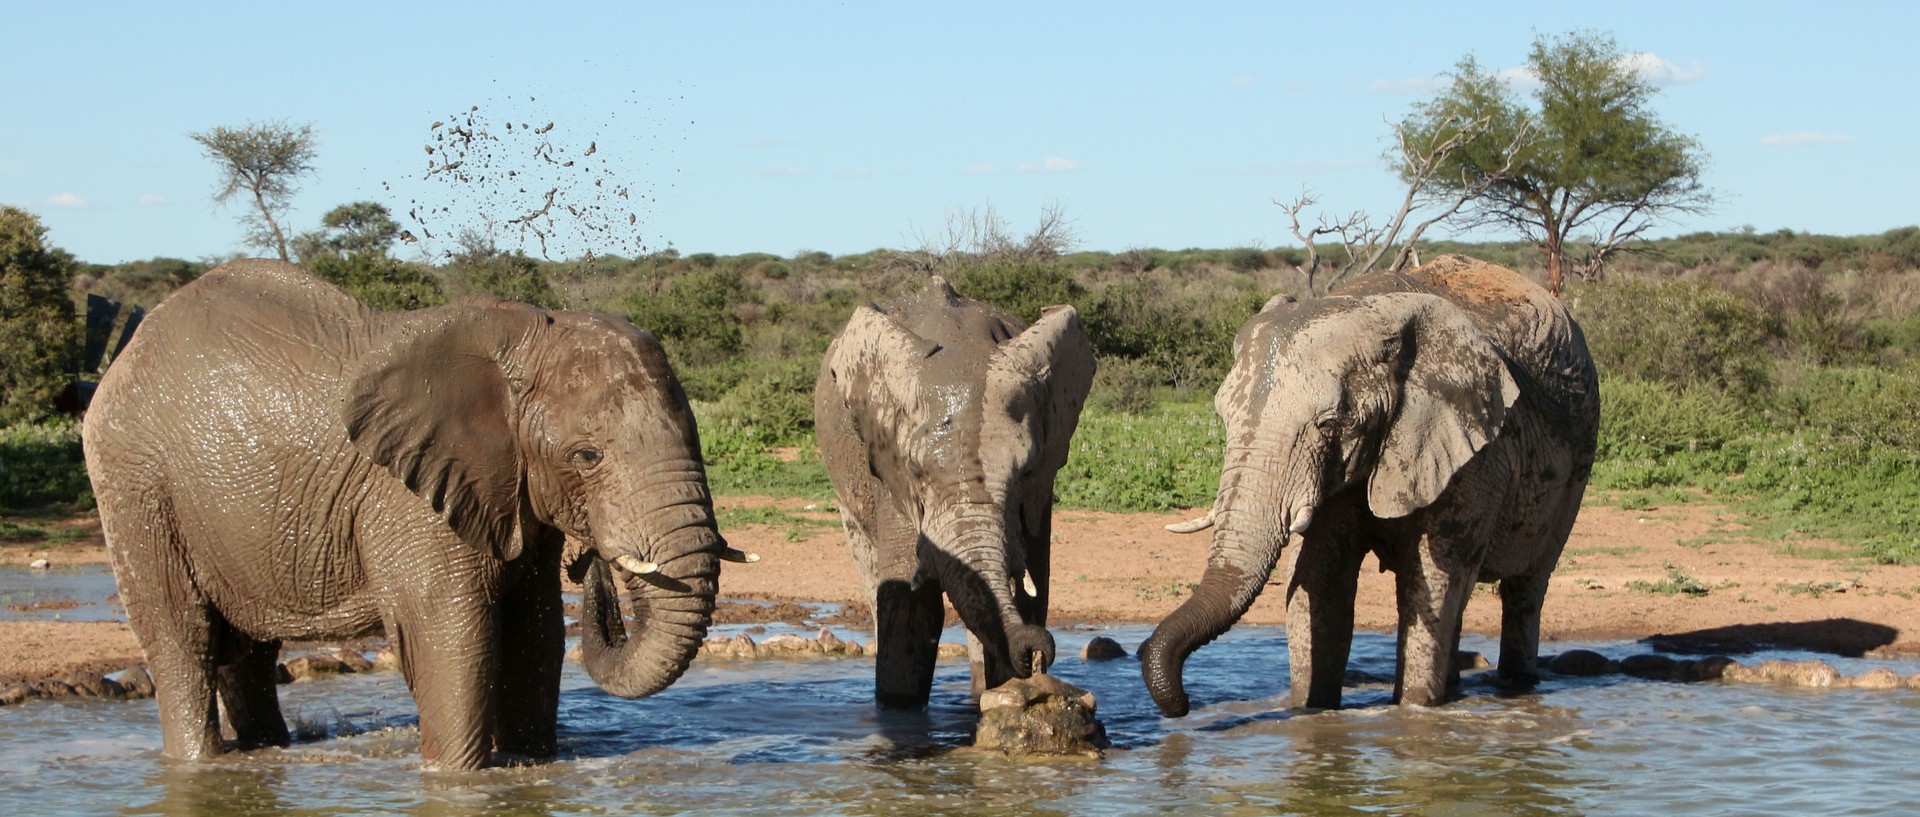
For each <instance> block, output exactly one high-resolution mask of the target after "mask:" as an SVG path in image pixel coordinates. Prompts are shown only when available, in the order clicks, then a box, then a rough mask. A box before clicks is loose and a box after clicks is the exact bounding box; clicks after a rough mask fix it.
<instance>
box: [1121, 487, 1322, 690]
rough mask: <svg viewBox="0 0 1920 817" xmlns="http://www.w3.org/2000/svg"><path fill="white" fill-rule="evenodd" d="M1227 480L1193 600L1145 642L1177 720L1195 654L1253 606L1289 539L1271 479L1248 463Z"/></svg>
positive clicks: (1148, 676) (1152, 681)
mask: <svg viewBox="0 0 1920 817" xmlns="http://www.w3.org/2000/svg"><path fill="white" fill-rule="evenodd" d="M1236 472H1237V473H1236ZM1221 482H1222V485H1223V488H1222V490H1221V492H1220V497H1219V500H1218V501H1217V502H1216V503H1215V504H1214V518H1215V527H1214V535H1213V548H1212V551H1211V553H1210V554H1209V555H1208V557H1207V569H1206V572H1205V573H1204V574H1203V575H1202V576H1201V578H1200V584H1199V586H1198V587H1195V588H1194V590H1193V595H1191V596H1189V597H1188V598H1187V600H1186V601H1185V602H1184V603H1182V604H1181V605H1180V607H1179V608H1178V609H1176V610H1174V611H1173V613H1171V614H1170V615H1168V616H1167V617H1166V619H1164V620H1162V621H1161V622H1160V625H1159V626H1157V627H1155V628H1154V630H1153V634H1152V635H1151V636H1148V637H1147V640H1146V641H1145V642H1143V643H1142V644H1141V645H1140V673H1141V676H1142V677H1143V679H1144V680H1145V681H1146V684H1147V691H1148V692H1149V693H1151V694H1152V695H1153V701H1154V703H1155V704H1157V705H1159V707H1160V711H1161V712H1162V713H1164V714H1165V715H1166V716H1167V717H1169V718H1178V717H1181V716H1184V715H1186V714H1187V711H1188V708H1189V701H1188V698H1187V691H1186V686H1185V684H1184V683H1183V682H1182V680H1181V670H1182V667H1183V666H1184V665H1185V664H1186V661H1187V657H1188V656H1190V655H1192V654H1193V651H1194V650H1197V649H1199V648H1201V647H1203V646H1206V645H1207V644H1208V643H1209V642H1211V641H1213V640H1214V639H1215V638H1218V637H1220V634H1222V633H1224V632H1226V631H1227V628H1229V627H1232V626H1233V624H1234V622H1236V621H1239V620H1240V617H1241V616H1243V615H1245V614H1246V612H1247V608H1249V607H1251V606H1253V601H1254V599H1255V598H1257V597H1258V596H1259V595H1260V590H1261V588H1262V587H1264V586H1265V585H1266V582H1267V577H1268V576H1270V575H1272V573H1273V567H1274V564H1275V563H1276V562H1277V561H1278V559H1279V556H1280V549H1281V547H1282V545H1283V544H1285V542H1286V539H1287V536H1288V532H1287V530H1286V527H1287V526H1286V523H1285V522H1284V521H1283V520H1284V518H1285V512H1284V511H1281V510H1279V509H1277V508H1276V507H1275V504H1276V503H1273V502H1272V501H1271V500H1270V498H1271V497H1272V496H1273V493H1272V482H1273V477H1272V475H1271V474H1269V473H1267V472H1266V471H1265V470H1264V469H1262V468H1259V467H1253V466H1244V465H1243V466H1241V467H1239V468H1235V469H1232V470H1230V471H1228V472H1227V473H1226V474H1224V475H1223V478H1222V480H1221Z"/></svg>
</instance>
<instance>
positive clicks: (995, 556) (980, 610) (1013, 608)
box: [927, 514, 1054, 686]
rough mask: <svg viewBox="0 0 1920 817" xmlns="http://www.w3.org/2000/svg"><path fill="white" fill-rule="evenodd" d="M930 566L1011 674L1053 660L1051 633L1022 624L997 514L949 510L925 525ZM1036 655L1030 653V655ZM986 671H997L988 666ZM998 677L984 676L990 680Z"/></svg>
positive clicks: (975, 631)
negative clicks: (950, 513) (952, 512)
mask: <svg viewBox="0 0 1920 817" xmlns="http://www.w3.org/2000/svg"><path fill="white" fill-rule="evenodd" d="M927 534H928V538H929V541H930V542H932V543H934V545H933V546H934V549H935V552H934V553H933V554H930V555H931V556H932V558H933V559H934V564H935V572H936V574H937V575H938V576H939V578H940V586H941V588H942V589H944V590H945V591H946V593H947V597H948V598H949V599H951V600H952V601H953V608H954V610H955V611H957V612H958V613H959V614H960V618H961V621H962V622H964V623H965V624H966V626H967V629H968V630H969V631H971V632H972V633H973V634H974V635H975V636H978V637H979V638H980V641H981V645H982V647H983V648H984V649H985V650H986V652H987V657H988V660H989V663H990V664H993V663H996V662H997V663H998V665H999V666H1002V667H1005V668H1006V669H1007V672H1009V673H1011V675H1012V676H1013V677H1017V678H1025V677H1027V676H1029V675H1031V674H1033V673H1034V672H1036V671H1042V670H1045V669H1046V668H1047V667H1048V666H1051V665H1052V664H1053V659H1054V643H1053V636H1052V635H1051V634H1050V633H1048V632H1047V630H1046V628H1045V627H1041V626H1039V625H1036V624H1028V623H1027V622H1026V621H1025V619H1023V618H1022V617H1021V615H1020V609H1019V605H1018V604H1016V603H1015V601H1014V598H1015V593H1016V592H1018V591H1016V590H1015V588H1014V586H1015V583H1016V582H1017V579H1015V578H1014V577H1013V575H1012V571H1011V570H1010V568H1009V565H1008V564H1007V549H1006V548H1007V546H1006V534H1005V528H1004V525H1003V524H1002V523H1001V522H1000V520H999V517H997V516H988V515H985V514H976V515H955V516H953V517H951V518H948V519H943V520H939V521H938V522H937V523H936V524H934V525H932V526H929V529H928V532H927ZM1036 655H1037V656H1038V659H1037V660H1036V659H1035V656H1036ZM989 674H990V675H998V674H999V673H993V672H990V673H989ZM1004 680H1005V679H1004V678H999V677H994V678H989V679H988V685H989V686H992V685H994V684H997V683H999V682H1001V681H1004Z"/></svg>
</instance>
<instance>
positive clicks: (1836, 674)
mask: <svg viewBox="0 0 1920 817" xmlns="http://www.w3.org/2000/svg"><path fill="white" fill-rule="evenodd" d="M1721 677H1723V678H1725V679H1726V680H1728V681H1735V682H1740V683H1760V684H1764V683H1777V684H1792V685H1794V686H1803V687H1830V686H1834V685H1835V682H1837V681H1841V680H1842V676H1841V675H1840V671H1839V670H1836V669H1834V668H1833V665H1832V664H1829V663H1827V662H1825V661H1786V660H1781V659H1777V658H1776V659H1773V660H1769V661H1762V662H1760V663H1758V664H1755V665H1753V666H1750V667H1749V666H1744V665H1735V666H1731V667H1728V668H1727V671H1726V673H1725V674H1724V675H1722V676H1721Z"/></svg>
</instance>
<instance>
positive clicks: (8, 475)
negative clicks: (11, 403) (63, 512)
mask: <svg viewBox="0 0 1920 817" xmlns="http://www.w3.org/2000/svg"><path fill="white" fill-rule="evenodd" d="M56 503H58V504H69V505H73V506H75V507H77V508H81V509H87V508H92V507H93V486H92V485H91V484H90V483H88V482H87V463H86V460H85V458H83V457H82V456H81V450H80V424H79V423H78V422H76V421H73V420H68V419H59V420H49V421H47V422H44V423H20V424H16V425H12V426H8V427H6V428H4V429H0V510H7V511H17V510H22V509H27V508H36V507H41V506H45V505H49V504H56Z"/></svg>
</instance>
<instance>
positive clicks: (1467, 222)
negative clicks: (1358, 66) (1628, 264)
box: [1399, 33, 1713, 293]
mask: <svg viewBox="0 0 1920 817" xmlns="http://www.w3.org/2000/svg"><path fill="white" fill-rule="evenodd" d="M1628 57H1629V55H1626V54H1623V53H1622V52H1621V51H1620V48H1619V46H1618V45H1617V44H1615V43H1614V41H1613V38H1612V37H1609V36H1606V35H1602V34H1595V33H1575V34H1568V35H1566V36H1564V37H1560V38H1555V39H1548V38H1546V37H1544V36H1543V37H1540V38H1538V39H1535V40H1534V42H1533V49H1532V51H1531V52H1529V54H1528V55H1527V68H1528V70H1529V71H1531V73H1532V74H1533V77H1534V78H1535V79H1536V80H1538V82H1539V87H1538V89H1536V90H1535V91H1534V92H1533V102H1534V103H1535V104H1536V105H1537V107H1529V106H1528V105H1527V104H1526V103H1525V102H1523V101H1522V100H1521V99H1520V98H1519V97H1518V96H1517V95H1516V94H1515V92H1514V89H1513V88H1512V86H1511V85H1510V84H1509V83H1508V82H1507V81H1506V80H1505V79H1503V78H1501V77H1500V76H1499V75H1498V74H1495V73H1491V72H1489V71H1487V70H1486V69H1484V68H1482V67H1481V66H1480V64H1479V63H1478V62H1476V61H1475V60H1474V58H1473V57H1472V56H1468V57H1466V58H1465V59H1462V60H1461V61H1460V63H1459V64H1458V65H1457V66H1456V67H1455V68H1454V71H1453V73H1452V74H1451V76H1452V78H1453V82H1452V84H1451V85H1450V86H1448V87H1447V89H1446V90H1444V91H1442V92H1441V93H1440V95H1439V96H1437V97H1435V98H1434V99H1432V100H1430V101H1428V102H1423V103H1420V104H1417V105H1415V106H1414V108H1413V111H1412V113H1410V114H1409V115H1408V117H1407V118H1406V119H1405V120H1404V121H1402V122H1401V123H1400V126H1399V130H1400V132H1401V134H1402V136H1403V138H1405V139H1407V140H1409V141H1411V142H1413V143H1415V144H1438V143H1442V142H1444V141H1446V140H1447V139H1448V138H1449V137H1450V136H1452V135H1453V132H1457V131H1458V129H1461V128H1464V127H1471V128H1474V129H1476V131H1477V132H1476V133H1474V134H1473V135H1472V136H1473V138H1471V139H1470V140H1468V141H1467V142H1466V144H1464V145H1462V146H1461V147H1460V148H1458V149H1456V150H1453V151H1451V152H1449V153H1447V154H1446V155H1445V157H1444V159H1443V160H1442V162H1441V163H1440V166H1439V167H1438V168H1437V170H1438V171H1439V172H1437V173H1434V174H1433V175H1432V176H1431V177H1430V178H1428V179H1427V180H1426V182H1425V184H1426V185H1427V186H1430V187H1432V188H1434V189H1436V190H1438V191H1441V192H1448V191H1462V190H1471V189H1473V188H1475V187H1480V188H1483V189H1481V190H1479V192H1478V193H1477V194H1475V195H1474V196H1473V197H1472V198H1471V199H1470V200H1469V201H1468V202H1467V204H1466V205H1465V206H1464V207H1463V208H1462V209H1461V210H1460V211H1459V212H1458V213H1456V214H1455V215H1454V217H1453V218H1452V219H1450V220H1452V221H1453V222H1454V223H1456V224H1459V225H1462V226H1468V227H1478V226H1496V227H1505V228H1509V229H1512V230H1514V231H1517V232H1519V233H1520V234H1521V235H1523V236H1525V237H1526V239H1527V240H1528V241H1530V242H1532V243H1533V244H1534V245H1535V246H1537V247H1539V248H1540V249H1541V250H1542V251H1543V252H1544V253H1545V254H1546V258H1547V279H1548V281H1547V282H1548V286H1549V288H1551V289H1552V290H1553V291H1554V292H1555V293H1558V292H1559V291H1560V290H1561V287H1562V285H1563V283H1564V281H1565V271H1566V269H1567V266H1568V261H1569V255H1570V253H1569V250H1568V242H1569V240H1576V241H1577V240H1580V239H1585V241H1586V244H1587V248H1586V250H1585V252H1584V253H1583V254H1582V255H1581V256H1580V257H1579V258H1578V259H1576V260H1577V262H1578V264H1579V273H1580V275H1581V277H1583V278H1588V279H1591V278H1594V277H1597V276H1598V275H1599V272H1600V269H1601V266H1602V264H1604V263H1605V261H1606V258H1607V256H1608V255H1609V254H1610V253H1612V252H1614V251H1615V250H1617V249H1618V248H1619V247H1621V246H1622V245H1623V244H1624V243H1625V242H1627V241H1628V240H1631V239H1633V238H1635V237H1637V236H1639V235H1640V234H1641V233H1643V232H1645V231H1646V230H1647V229H1648V228H1649V227H1651V226H1652V225H1653V224H1654V223H1655V222H1657V221H1658V220H1660V219H1662V218H1665V217H1667V216H1670V215H1673V214H1679V213H1700V212H1704V211H1706V210H1707V208H1708V207H1710V206H1711V204H1712V201H1713V199H1712V195H1711V193H1709V192H1708V191H1707V189H1706V188H1705V187H1704V186H1703V185H1702V184H1701V182H1700V173H1701V168H1702V165H1703V163H1704V162H1705V159H1706V157H1705V152H1704V150H1703V149H1702V148H1701V147H1700V145H1699V143H1698V142H1696V141H1694V140H1693V139H1692V138H1690V137H1687V136H1683V135H1680V134H1678V133H1675V132H1673V131H1672V130H1671V129H1669V128H1668V127H1667V126H1666V125H1664V124H1663V123H1661V121H1660V120H1659V118H1658V117H1657V116H1655V115H1654V112H1653V110H1652V108H1651V102H1652V99H1653V95H1654V93H1655V92H1656V91H1657V90H1658V88H1656V87H1655V86H1654V84H1653V82H1652V81H1651V80H1649V79H1648V78H1647V77H1645V76H1643V75H1641V73H1640V72H1639V70H1638V68H1637V67H1636V64H1635V63H1634V62H1633V61H1632V60H1630V59H1629V58H1628ZM1466 123H1471V124H1470V125H1469V124H1466ZM1399 171H1400V175H1401V177H1402V178H1403V179H1406V180H1408V181H1410V182H1411V181H1413V180H1414V168H1413V167H1412V163H1411V162H1402V163H1401V164H1400V166H1399Z"/></svg>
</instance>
